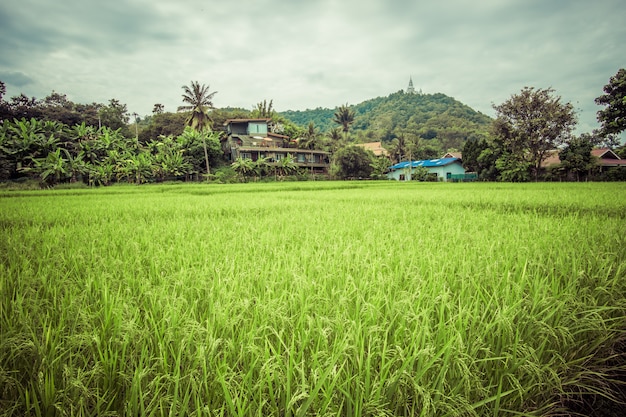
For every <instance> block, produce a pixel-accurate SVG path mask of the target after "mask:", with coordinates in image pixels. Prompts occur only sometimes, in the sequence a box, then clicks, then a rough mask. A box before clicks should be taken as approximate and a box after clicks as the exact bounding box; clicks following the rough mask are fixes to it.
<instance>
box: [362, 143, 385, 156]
mask: <svg viewBox="0 0 626 417" xmlns="http://www.w3.org/2000/svg"><path fill="white" fill-rule="evenodd" d="M356 146H360V147H362V148H365V149H368V150H370V151H372V152H373V153H374V155H376V156H381V155H389V152H388V151H387V149H385V148H383V144H382V142H368V143H357V144H356Z"/></svg>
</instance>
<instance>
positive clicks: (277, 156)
mask: <svg viewBox="0 0 626 417" xmlns="http://www.w3.org/2000/svg"><path fill="white" fill-rule="evenodd" d="M281 159H285V154H284V153H277V154H276V160H277V161H280V160H281Z"/></svg>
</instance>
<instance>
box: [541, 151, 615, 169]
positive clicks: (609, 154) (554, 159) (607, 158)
mask: <svg viewBox="0 0 626 417" xmlns="http://www.w3.org/2000/svg"><path fill="white" fill-rule="evenodd" d="M559 152H560V151H559V150H558V149H553V150H551V151H548V153H547V156H546V157H545V158H544V159H543V161H541V167H542V168H546V167H549V166H552V165H558V164H560V163H561V158H560V157H559ZM591 155H593V156H595V157H596V158H598V159H597V161H598V165H600V166H609V167H610V166H622V165H626V159H620V157H619V156H617V154H616V153H615V152H613V151H612V150H611V149H609V148H602V149H592V150H591Z"/></svg>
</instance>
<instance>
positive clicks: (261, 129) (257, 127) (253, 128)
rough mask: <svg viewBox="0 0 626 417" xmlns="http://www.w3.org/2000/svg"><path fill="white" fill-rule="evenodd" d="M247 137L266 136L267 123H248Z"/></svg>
mask: <svg viewBox="0 0 626 417" xmlns="http://www.w3.org/2000/svg"><path fill="white" fill-rule="evenodd" d="M248 134H249V135H267V123H253V122H250V123H248Z"/></svg>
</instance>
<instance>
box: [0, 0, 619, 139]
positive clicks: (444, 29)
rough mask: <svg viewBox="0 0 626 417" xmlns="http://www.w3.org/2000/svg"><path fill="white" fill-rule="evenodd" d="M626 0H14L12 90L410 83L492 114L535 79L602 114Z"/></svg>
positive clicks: (170, 91)
mask: <svg viewBox="0 0 626 417" xmlns="http://www.w3.org/2000/svg"><path fill="white" fill-rule="evenodd" d="M625 17H626V1H624V0H595V1H590V0H508V1H507V0H479V1H478V0H474V1H465V0H428V1H426V0H413V1H409V0H397V1H394V0H387V1H383V0H343V1H333V0H228V1H226V0H220V1H217V0H107V1H102V0H97V1H96V0H9V1H3V2H1V3H0V80H2V81H4V82H5V83H6V84H7V96H8V97H11V96H14V95H18V94H19V93H24V94H26V95H28V96H35V97H37V98H39V99H41V98H44V97H45V96H47V95H48V94H50V93H51V92H52V91H53V90H54V91H56V92H58V93H64V94H66V95H67V96H68V98H69V99H70V100H72V101H74V102H77V103H90V102H94V101H95V102H99V103H107V102H108V100H109V99H111V98H115V99H118V100H119V101H120V102H122V103H125V104H127V106H128V110H129V111H130V112H137V113H139V114H140V115H146V114H151V112H152V108H153V106H154V104H155V103H161V104H163V105H164V106H165V110H166V111H175V110H176V108H177V106H179V105H181V104H183V103H182V102H181V95H182V88H181V87H182V86H183V85H188V84H189V83H190V82H191V81H192V80H193V81H199V82H200V83H201V84H207V85H210V90H211V91H217V92H218V93H217V94H216V95H215V97H214V104H215V105H216V106H217V107H226V106H235V107H243V108H245V109H249V110H251V109H252V108H253V106H254V105H255V104H256V103H258V102H260V101H263V100H264V99H267V100H270V99H273V101H274V108H275V109H276V110H278V111H283V110H305V109H307V108H315V107H330V108H334V107H336V106H339V105H341V104H344V103H348V104H357V103H360V102H361V101H364V100H367V99H370V98H374V97H379V96H386V95H388V94H390V93H393V92H396V91H398V90H400V89H405V88H406V87H407V84H408V81H409V77H412V78H413V83H414V85H415V88H416V89H417V90H419V89H421V90H422V91H423V92H424V93H444V94H446V95H449V96H452V97H454V98H456V99H457V100H459V101H461V102H463V103H465V104H467V105H469V106H471V107H472V108H474V109H476V110H479V111H481V112H483V113H485V114H488V115H490V116H493V115H494V111H493V109H492V104H494V103H495V104H500V103H502V102H503V101H504V100H506V99H507V98H509V97H510V96H511V95H512V94H516V93H518V92H519V91H520V90H521V89H522V88H523V87H524V86H531V87H537V88H548V87H552V88H554V89H555V90H556V94H558V95H560V96H561V97H562V98H563V100H565V101H569V102H571V103H572V104H573V105H574V106H575V108H576V109H578V111H579V121H580V125H579V129H578V131H579V132H585V131H590V130H591V129H593V128H596V127H598V125H597V122H596V112H597V111H598V110H599V109H600V107H599V106H597V105H596V104H595V103H594V98H596V97H598V96H599V95H601V94H602V87H603V86H604V85H605V84H607V82H608V80H609V78H610V77H611V76H612V75H615V74H616V73H617V70H618V69H619V68H625V67H626V19H625Z"/></svg>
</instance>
